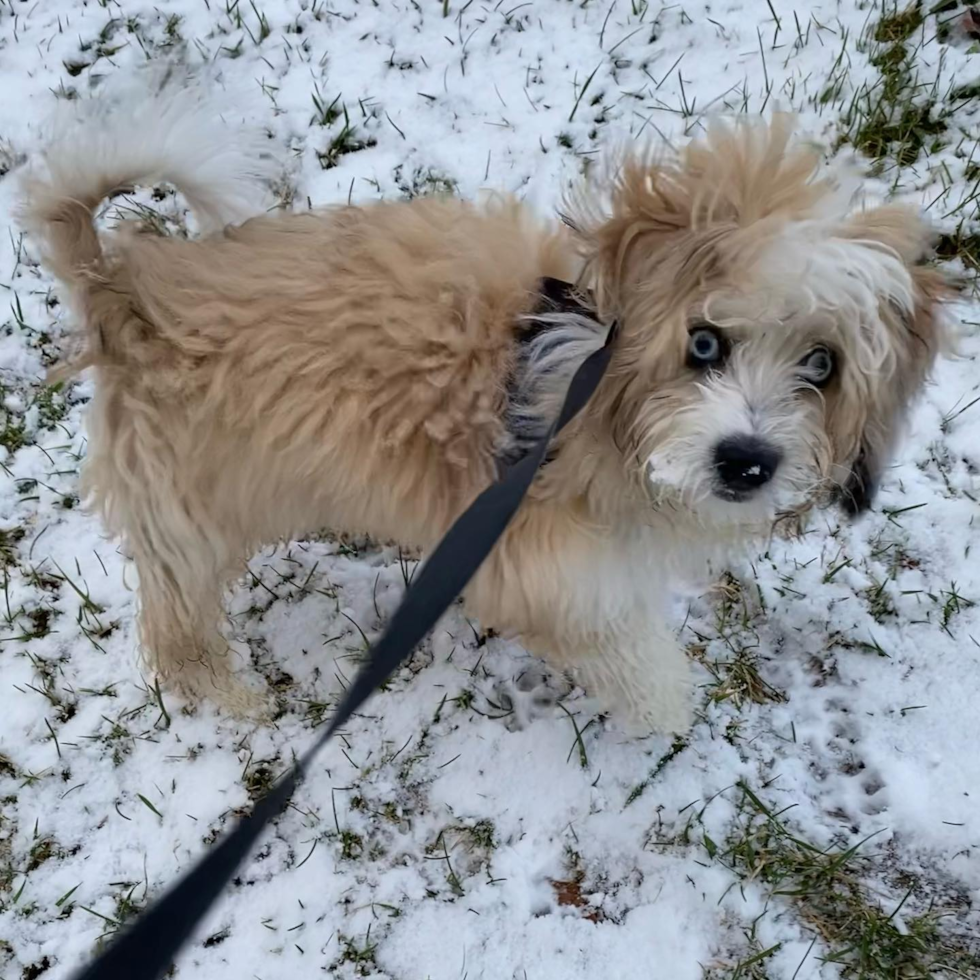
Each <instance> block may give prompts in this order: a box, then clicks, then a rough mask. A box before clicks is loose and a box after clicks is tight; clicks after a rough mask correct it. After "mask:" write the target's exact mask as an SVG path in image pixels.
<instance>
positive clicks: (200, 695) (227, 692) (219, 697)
mask: <svg viewBox="0 0 980 980" xmlns="http://www.w3.org/2000/svg"><path fill="white" fill-rule="evenodd" d="M164 683H166V686H167V687H169V688H170V689H171V690H172V691H174V693H175V694H177V695H178V696H179V697H181V698H183V699H184V700H186V701H187V702H188V703H189V704H191V705H198V704H201V703H202V702H205V703H207V702H210V703H211V704H212V705H214V707H215V708H216V709H217V710H218V712H219V713H220V714H223V715H226V716H229V717H231V718H237V719H238V720H239V721H248V722H254V723H255V724H265V723H268V722H270V721H271V720H272V719H273V718H274V717H275V713H276V703H275V699H274V697H273V696H272V692H271V691H270V690H269V688H268V687H267V686H266V685H265V684H264V682H263V681H262V678H261V677H259V676H258V675H255V674H253V673H252V672H251V671H247V670H246V671H236V672H233V671H231V670H230V669H228V666H227V663H226V661H225V660H224V658H221V659H216V660H215V661H214V662H212V663H209V664H207V665H206V666H205V665H204V664H203V663H196V662H195V663H188V664H185V665H184V667H183V669H181V670H179V671H177V672H175V673H174V674H173V675H172V676H171V677H170V678H169V679H167V680H166V681H164Z"/></svg>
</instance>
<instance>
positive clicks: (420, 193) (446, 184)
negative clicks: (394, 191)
mask: <svg viewBox="0 0 980 980" xmlns="http://www.w3.org/2000/svg"><path fill="white" fill-rule="evenodd" d="M393 176H394V179H395V184H396V185H397V187H398V190H399V191H401V195H402V197H404V198H406V199H407V200H412V199H413V198H416V197H433V196H435V197H438V196H451V195H453V194H456V193H457V191H458V190H459V185H458V184H457V183H456V181H455V180H453V178H452V177H450V176H448V175H447V174H443V173H439V171H437V170H433V169H432V167H416V168H415V169H414V170H413V171H412V174H411V176H410V177H407V176H406V175H405V172H404V168H403V167H402V165H401V164H399V165H398V166H397V167H395V169H394V172H393Z"/></svg>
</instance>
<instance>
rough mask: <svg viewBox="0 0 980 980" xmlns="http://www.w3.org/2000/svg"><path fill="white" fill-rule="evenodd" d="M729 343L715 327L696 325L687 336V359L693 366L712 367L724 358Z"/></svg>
mask: <svg viewBox="0 0 980 980" xmlns="http://www.w3.org/2000/svg"><path fill="white" fill-rule="evenodd" d="M727 353H728V345H727V343H726V342H725V339H724V338H723V337H722V335H721V334H720V333H719V332H718V331H717V330H715V329H714V328H713V327H695V329H694V330H692V331H691V332H690V333H689V334H688V338H687V361H688V364H690V366H691V367H700V368H705V367H711V366H712V365H715V364H719V363H720V362H721V361H723V360H724V358H725V354H727Z"/></svg>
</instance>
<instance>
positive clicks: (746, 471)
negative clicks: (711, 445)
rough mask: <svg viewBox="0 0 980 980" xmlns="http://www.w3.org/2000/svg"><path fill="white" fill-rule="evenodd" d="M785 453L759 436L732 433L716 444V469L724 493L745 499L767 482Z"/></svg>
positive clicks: (731, 498) (732, 497)
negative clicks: (732, 434)
mask: <svg viewBox="0 0 980 980" xmlns="http://www.w3.org/2000/svg"><path fill="white" fill-rule="evenodd" d="M780 459H782V453H780V451H779V450H778V449H776V447H775V446H773V445H772V444H771V443H768V442H766V441H765V440H764V439H760V438H759V437H758V436H729V438H727V439H722V441H721V442H719V443H718V445H717V446H715V472H716V473H717V474H718V484H719V488H720V495H721V496H723V497H727V498H728V499H729V500H743V499H744V498H745V497H748V496H749V495H750V494H751V493H752V492H753V491H754V490H758V489H759V487H761V486H764V485H765V484H767V483H768V482H769V481H770V480H771V479H772V477H773V474H774V473H775V472H776V467H778V466H779V461H780Z"/></svg>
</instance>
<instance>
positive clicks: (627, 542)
mask: <svg viewBox="0 0 980 980" xmlns="http://www.w3.org/2000/svg"><path fill="white" fill-rule="evenodd" d="M257 159H258V158H257V156H255V155H254V147H246V148H245V149H244V150H242V149H241V147H239V149H235V144H234V143H233V142H231V141H229V137H228V135H227V134H225V133H222V132H221V131H220V130H218V129H215V128H214V121H213V120H212V119H211V118H210V117H208V116H207V114H206V113H205V112H204V111H203V110H202V108H201V105H200V104H199V103H198V102H197V101H196V100H195V99H193V98H191V97H189V96H186V95H181V94H178V95H177V96H170V97H167V99H165V100H163V101H159V100H158V101H157V102H156V103H155V104H152V105H150V106H149V107H146V106H142V107H138V108H137V109H133V110H129V111H127V110H126V109H125V107H119V106H116V107H114V108H113V109H112V110H111V111H108V110H106V111H104V112H96V113H94V115H93V114H90V115H89V117H88V118H87V119H86V120H85V121H84V123H83V124H82V125H81V128H79V129H76V130H75V131H70V132H68V133H66V134H65V135H64V136H62V137H61V138H60V139H59V140H58V141H56V143H55V144H54V145H53V146H52V147H51V148H50V149H49V152H48V153H47V156H46V170H44V171H35V173H34V175H33V177H32V178H31V181H30V183H29V184H28V188H27V198H26V207H25V218H26V223H27V226H28V228H29V230H30V231H31V232H32V233H33V234H34V235H36V236H37V238H38V240H40V241H41V242H42V243H43V247H44V250H45V258H46V261H47V263H48V265H49V267H50V269H51V270H52V271H53V272H54V274H55V275H56V276H57V277H58V278H59V279H60V280H61V281H62V282H63V283H64V284H65V285H66V286H67V287H68V288H69V289H70V292H71V300H72V305H73V310H74V313H75V316H76V317H77V318H78V320H79V322H80V324H81V326H82V328H83V330H84V345H83V346H82V347H81V349H80V350H79V351H77V352H76V355H75V357H74V358H73V360H72V363H71V368H72V369H81V368H83V367H91V368H93V369H94V372H95V380H96V391H97V394H96V397H95V400H94V402H93V404H92V406H91V410H90V414H89V423H88V424H89V427H90V437H91V441H90V449H89V455H88V459H87V462H86V469H85V489H86V491H87V493H88V495H89V497H90V499H91V500H93V501H94V502H95V503H96V504H97V505H98V507H99V508H100V509H101V511H102V513H103V514H104V517H105V520H106V523H107V525H108V527H109V528H110V529H111V531H113V532H114V533H116V534H119V535H121V536H122V537H123V538H124V540H125V542H126V545H127V547H128V550H129V552H130V554H131V555H132V557H133V558H134V559H135V562H136V565H137V567H138V570H139V580H140V613H139V626H140V637H141V641H142V646H143V651H144V653H145V656H146V657H147V659H148V661H149V664H150V665H151V666H152V668H153V669H154V670H155V671H156V672H157V673H158V674H159V675H160V677H161V678H162V679H163V680H164V681H166V682H168V683H170V684H171V685H173V686H175V687H177V688H179V689H180V690H181V691H182V692H183V693H184V694H185V695H187V696H188V697H192V698H200V697H203V696H210V697H214V698H216V699H217V700H218V701H219V702H220V703H221V704H222V705H224V706H225V707H227V708H230V709H233V710H236V711H241V710H249V709H251V708H252V707H253V703H252V702H253V698H254V695H250V694H249V693H248V689H247V687H246V686H245V685H242V684H241V683H240V681H238V680H237V679H236V678H234V677H233V675H232V673H231V671H230V670H229V667H228V656H227V652H228V647H227V643H226V641H225V639H224V638H223V636H222V632H221V598H222V590H223V588H224V586H225V585H226V584H227V582H228V581H229V579H230V578H231V577H233V576H235V575H237V574H239V572H240V569H241V567H242V566H241V563H242V561H243V559H244V558H246V557H247V556H248V555H250V554H251V553H253V552H254V551H255V550H256V549H257V548H258V547H259V546H260V545H262V544H263V543H266V542H270V541H273V540H275V539H280V538H290V537H293V536H300V535H302V534H303V533H304V532H309V531H311V530H314V529H317V528H321V527H324V526H328V527H331V528H333V529H335V530H338V531H341V530H344V531H357V532H366V533H368V534H370V535H372V536H373V537H375V538H377V539H382V540H395V541H399V542H401V543H403V544H407V545H419V546H421V547H423V548H427V547H430V546H431V545H433V543H434V542H436V541H437V540H438V539H439V538H440V536H441V535H442V534H443V533H444V532H445V531H446V529H447V528H448V527H449V525H450V523H451V522H452V521H453V519H454V518H455V517H456V516H457V515H458V514H459V513H460V512H461V511H462V510H463V509H464V508H465V507H466V506H467V504H468V503H469V502H470V501H471V500H472V499H473V498H474V496H475V495H476V494H477V493H478V492H479V491H480V490H482V489H483V488H484V487H485V486H486V485H487V484H488V482H489V481H491V480H492V479H493V478H494V475H495V472H496V467H497V464H498V460H499V459H500V458H501V457H503V456H506V455H507V454H508V453H510V452H513V451H514V450H515V448H519V444H520V442H521V440H523V439H525V438H527V437H528V436H529V435H533V434H534V433H535V432H538V431H541V430H542V429H543V428H544V427H545V426H546V425H547V423H548V421H549V420H550V418H551V416H552V414H553V413H554V412H555V411H556V409H557V405H558V403H559V401H560V398H561V396H562V394H563V392H564V388H565V385H566V384H567V381H568V379H569V377H570V375H571V373H572V372H573V371H574V369H575V367H576V366H577V365H578V364H579V363H580V362H581V360H582V359H583V358H584V357H585V356H586V355H587V353H588V352H590V351H591V350H594V349H595V348H596V347H597V346H598V345H600V344H601V343H602V341H603V338H604V334H605V330H604V328H600V327H599V326H598V325H597V323H596V322H595V320H593V319H591V318H589V317H583V316H580V315H576V314H575V313H574V312H567V311H566V312H561V311H559V312H555V313H553V314H552V315H551V316H548V317H545V318H544V321H541V320H537V321H533V327H534V329H533V330H531V329H530V327H531V326H532V323H531V322H530V321H528V319H527V318H528V316H529V314H531V313H532V312H533V311H534V310H535V309H536V308H537V307H538V306H539V303H540V294H539V289H540V285H539V284H540V280H541V279H542V277H546V276H551V277H557V278H561V279H567V280H573V281H574V282H575V283H577V284H578V286H579V287H580V289H581V290H582V295H591V297H592V298H593V302H594V303H595V308H596V310H597V315H598V319H599V320H600V321H602V322H605V323H608V322H610V321H611V320H612V319H613V318H616V319H618V321H619V323H620V328H621V333H620V335H619V337H618V339H617V342H616V348H615V353H614V357H613V361H612V364H611V367H610V369H609V371H608V373H607V375H606V377H605V378H604V380H603V382H602V384H601V387H600V389H599V391H598V393H597V395H596V396H595V398H594V399H593V401H592V402H591V403H590V404H589V406H588V407H587V409H586V410H585V411H584V412H583V414H582V415H581V416H580V418H579V419H578V420H577V421H576V422H575V423H573V424H572V425H571V426H570V427H569V428H568V429H567V430H566V432H565V433H564V434H563V435H562V437H561V438H560V441H559V442H558V444H557V449H556V454H555V457H554V459H553V460H552V461H551V462H550V463H549V464H548V465H547V466H546V467H545V468H544V470H543V471H542V473H541V474H540V475H539V477H538V479H537V481H536V482H535V484H534V487H533V489H532V492H531V494H530V497H529V499H528V500H527V501H526V503H525V505H524V506H523V507H522V509H521V511H520V513H519V515H518V517H517V519H516V520H515V521H514V523H513V524H512V526H511V527H510V529H509V530H508V532H507V533H506V535H505V537H504V538H503V540H502V541H501V542H500V543H499V545H498V546H497V548H496V549H495V551H494V553H493V555H492V557H491V558H490V559H489V560H488V561H487V563H486V564H485V566H484V567H483V569H482V570H481V572H480V573H479V575H478V578H477V579H476V580H475V582H474V584H473V586H472V587H471V588H470V589H469V591H468V594H467V597H466V598H467V601H468V603H469V606H470V608H471V610H472V611H473V612H474V613H475V615H477V616H478V617H479V618H480V620H481V621H482V622H483V624H484V625H485V626H492V627H495V628H498V629H500V630H501V631H503V632H506V633H508V634H511V635H517V636H520V637H521V639H522V641H523V642H524V643H525V644H526V645H527V647H528V649H530V650H531V651H533V652H535V653H538V654H540V655H541V656H543V657H545V658H547V660H548V661H549V662H550V663H551V664H553V665H554V666H556V667H557V668H559V669H561V670H568V671H570V672H571V673H573V674H574V675H575V677H576V678H577V679H578V680H579V681H580V682H581V683H582V685H583V686H584V687H585V688H586V689H587V690H589V691H590V693H592V694H594V695H595V696H596V697H598V699H599V700H600V702H601V704H602V705H603V706H605V707H607V708H609V709H611V710H612V711H613V712H614V713H615V714H617V715H618V716H619V717H620V718H621V719H622V720H624V721H625V722H627V723H628V725H629V727H630V728H631V729H632V730H635V731H640V732H648V731H650V730H651V729H660V730H682V729H684V728H685V727H687V726H688V724H689V723H690V720H691V707H690V699H689V690H688V688H689V684H690V680H689V674H688V664H687V660H686V657H685V654H684V651H683V649H682V648H681V646H680V645H679V644H678V642H677V639H676V638H675V636H674V634H673V632H672V631H671V630H670V629H669V628H668V627H667V625H666V615H667V597H668V596H669V593H670V587H671V584H672V582H673V581H674V580H675V578H676V577H677V576H682V575H688V574H689V573H694V572H696V571H698V570H699V569H701V568H703V567H704V565H705V563H706V562H712V561H715V560H724V558H725V556H726V555H727V554H729V553H730V552H731V551H732V550H733V549H737V548H739V547H741V546H744V544H745V543H747V542H749V541H751V540H752V539H754V538H758V537H759V536H763V537H764V536H765V535H767V534H769V533H770V531H771V528H772V525H773V522H774V520H776V519H777V518H778V517H779V516H780V515H781V514H784V513H786V512H799V511H801V510H805V509H806V508H807V507H809V506H811V505H813V504H822V503H827V502H829V501H831V500H832V499H834V498H835V497H836V498H838V499H840V498H843V501H844V503H845V505H846V506H847V507H848V509H850V510H851V511H853V512H857V511H860V510H861V509H862V508H864V507H865V506H866V505H867V503H868V501H869V499H870V496H871V494H872V492H873V488H874V483H875V480H876V478H877V476H878V474H879V473H880V471H881V468H882V466H883V465H884V464H885V463H886V461H887V460H888V457H889V453H890V451H891V449H892V446H893V443H894V439H895V437H896V433H897V432H898V430H899V427H900V423H901V421H902V417H903V415H904V414H905V412H906V409H907V407H908V406H909V404H910V402H911V400H912V399H913V397H914V396H915V395H916V393H917V392H918V390H919V389H920V387H921V386H922V383H923V381H924V378H925V376H926V374H927V372H928V369H929V368H930V366H931V364H932V362H933V359H934V356H935V354H936V352H937V350H938V349H939V348H940V347H941V346H942V339H943V337H942V334H943V328H942V325H941V320H940V317H939V315H938V302H939V298H940V293H941V290H942V284H941V280H940V278H939V276H938V274H937V273H936V272H935V271H934V270H932V269H931V268H929V267H928V266H926V265H924V264H923V262H924V260H925V259H926V258H927V233H926V230H925V228H924V226H923V224H922V222H921V220H920V217H919V216H918V214H917V213H916V212H914V211H912V210H906V209H903V208H899V207H895V206H887V207H881V208H879V209H877V210H871V211H857V212H851V211H850V200H848V199H847V197H846V195H845V196H843V197H842V195H841V193H840V191H839V188H837V186H836V185H835V183H834V182H833V181H831V180H830V179H827V178H819V177H818V176H817V175H816V172H817V169H818V159H817V157H816V156H815V155H814V154H813V153H812V151H810V150H807V149H804V148H800V147H796V146H794V144H793V143H792V142H791V140H790V132H789V127H788V124H787V122H786V120H785V119H781V118H777V119H776V120H774V121H773V122H772V123H771V124H769V125H763V124H755V125H749V124H740V125H732V126H728V127H726V126H720V125H719V126H716V127H715V128H713V129H712V130H711V132H710V133H709V134H708V136H707V137H705V138H703V139H701V140H700V141H697V142H694V143H692V144H691V145H690V146H689V147H688V148H687V149H686V150H685V151H684V152H683V153H682V154H680V155H679V157H665V158H663V159H657V160H654V159H648V158H640V157H634V158H632V159H627V160H626V161H625V162H624V163H622V165H621V166H620V167H619V168H618V169H617V170H616V171H615V173H614V174H613V175H612V176H611V177H610V178H609V180H608V181H607V182H606V183H605V184H604V185H602V186H600V187H599V188H598V189H596V188H593V189H592V190H591V191H587V192H584V193H583V194H581V195H579V196H578V197H577V198H576V200H575V201H573V202H572V203H571V212H572V217H571V218H570V219H569V220H568V222H567V223H566V225H565V226H563V225H561V224H559V223H558V222H553V223H544V224H543V223H541V222H539V221H538V220H537V219H535V218H534V217H532V216H531V215H530V214H529V213H527V211H526V210H525V209H524V207H522V205H521V204H519V203H517V202H514V201H505V202H497V203H492V204H489V205H486V206H475V205H473V204H468V203H465V202H463V201H459V200H453V199H446V200H436V199H425V200H414V201H409V202H391V203H378V204H371V205H367V206H364V207H337V208H328V209H325V210H320V211H316V212H313V213H308V214H287V213H274V214H266V215H264V216H260V217H253V218H251V220H248V221H245V223H244V224H241V225H238V226H231V225H229V226H227V227H223V228H222V225H223V224H224V222H225V221H227V220H228V219H230V218H235V217H238V216H240V215H239V213H238V212H239V204H240V203H241V202H240V200H239V198H240V197H241V193H240V192H241V191H242V189H243V187H245V185H246V184H247V182H248V180H249V178H250V176H251V174H250V170H251V169H252V164H254V163H255V162H256V161H257ZM159 180H168V181H170V182H172V183H173V184H174V185H176V186H177V187H178V188H179V189H180V190H182V191H183V192H184V193H185V195H186V197H187V198H188V200H189V202H190V204H191V205H192V208H193V209H194V210H195V213H196V214H197V215H198V216H199V217H200V218H202V219H209V220H210V222H211V225H212V226H214V227H215V228H216V229H217V230H214V231H212V232H211V233H209V234H206V235H204V236H203V237H200V238H198V239H197V240H190V241H187V240H180V239H176V238H164V237H159V236H157V235H154V234H147V233H142V232H140V231H139V230H138V229H137V228H135V227H122V228H120V229H119V230H118V231H117V232H116V233H115V234H112V235H106V236H102V235H100V234H98V233H97V232H96V229H95V227H94V224H93V218H94V214H95V212H96V210H97V209H98V207H99V205H100V203H101V202H102V201H103V200H104V199H106V198H107V197H108V196H110V195H112V194H113V193H115V192H117V191H119V190H120V189H122V188H126V187H131V186H133V185H134V184H139V183H142V184H148V183H153V182H155V181H159Z"/></svg>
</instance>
